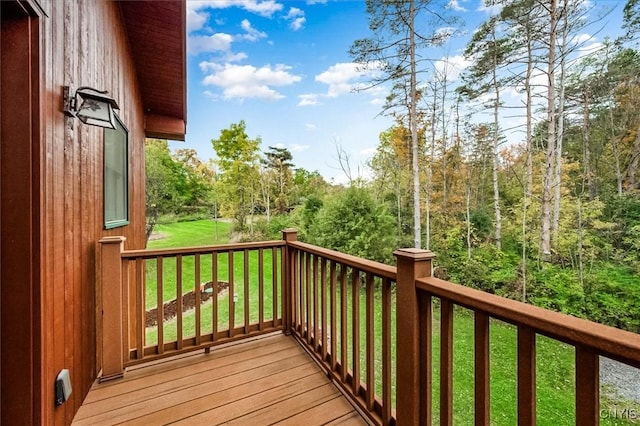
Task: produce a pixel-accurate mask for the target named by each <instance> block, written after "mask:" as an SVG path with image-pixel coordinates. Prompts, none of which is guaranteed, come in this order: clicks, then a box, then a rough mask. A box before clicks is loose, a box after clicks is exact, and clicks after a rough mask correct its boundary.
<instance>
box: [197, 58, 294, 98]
mask: <svg viewBox="0 0 640 426" xmlns="http://www.w3.org/2000/svg"><path fill="white" fill-rule="evenodd" d="M200 68H201V69H203V68H205V69H207V70H209V71H211V74H209V75H207V76H206V77H205V78H204V80H203V81H202V83H203V84H204V85H211V86H217V87H219V88H221V89H222V96H223V97H224V99H227V100H229V99H240V100H243V99H248V98H260V99H269V100H277V99H282V98H284V95H282V94H281V93H279V92H277V91H276V90H274V89H272V87H282V86H289V85H291V84H294V83H297V82H299V81H300V80H302V77H300V76H297V75H294V74H291V73H290V72H289V70H290V69H291V67H289V66H287V65H283V64H278V65H276V66H274V67H272V66H270V65H265V66H263V67H260V68H256V67H254V66H252V65H234V64H229V63H227V64H225V65H219V64H215V63H206V65H204V66H203V64H201V65H200Z"/></svg>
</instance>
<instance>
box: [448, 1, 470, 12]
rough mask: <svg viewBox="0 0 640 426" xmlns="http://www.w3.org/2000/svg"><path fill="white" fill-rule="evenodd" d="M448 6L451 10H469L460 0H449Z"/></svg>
mask: <svg viewBox="0 0 640 426" xmlns="http://www.w3.org/2000/svg"><path fill="white" fill-rule="evenodd" d="M447 8H449V9H451V10H455V11H456V12H466V11H467V9H465V8H464V7H463V6H460V3H459V2H458V0H449V4H448V5H447Z"/></svg>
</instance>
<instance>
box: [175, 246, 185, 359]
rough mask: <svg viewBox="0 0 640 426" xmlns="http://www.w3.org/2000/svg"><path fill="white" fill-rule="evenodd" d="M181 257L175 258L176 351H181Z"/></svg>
mask: <svg viewBox="0 0 640 426" xmlns="http://www.w3.org/2000/svg"><path fill="white" fill-rule="evenodd" d="M182 311H183V306H182V255H180V254H179V255H177V256H176V338H177V340H178V349H182V344H183V342H182V340H183V337H182V331H183V330H182Z"/></svg>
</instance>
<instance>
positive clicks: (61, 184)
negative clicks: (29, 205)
mask: <svg viewBox="0 0 640 426" xmlns="http://www.w3.org/2000/svg"><path fill="white" fill-rule="evenodd" d="M54 1H55V0H50V1H49V2H48V4H47V5H45V6H44V9H45V10H49V11H50V16H49V18H45V19H43V25H42V31H43V34H42V39H43V40H44V41H45V45H44V46H43V53H44V54H45V56H50V58H48V57H46V58H45V60H46V61H47V62H48V63H51V66H50V67H45V72H44V82H43V84H44V87H45V90H44V93H45V94H46V99H45V105H51V106H52V108H50V110H52V112H53V116H52V117H51V119H50V120H46V121H45V122H43V124H44V127H45V129H44V131H45V132H47V133H49V132H50V134H49V135H47V136H46V137H44V138H43V139H44V140H45V146H43V147H42V154H43V156H44V161H43V163H42V169H43V170H42V172H43V183H44V184H45V185H50V187H49V188H46V189H45V191H43V192H44V194H46V196H47V197H46V199H44V200H42V206H43V208H42V212H43V215H42V221H43V227H42V229H43V231H44V232H43V246H42V249H43V256H42V259H43V265H42V266H43V274H42V286H43V288H44V289H45V293H44V297H43V301H42V302H43V303H42V306H43V312H42V324H43V328H44V333H43V337H44V338H45V341H44V342H43V345H42V347H43V356H42V359H43V361H44V363H43V366H42V378H43V381H42V386H41V387H40V391H41V399H42V401H43V403H42V411H43V413H42V418H43V419H45V420H46V421H45V422H44V423H49V424H68V423H70V422H71V420H72V419H73V416H74V414H75V412H76V411H77V410H78V408H79V407H80V405H81V404H82V401H83V399H84V396H85V395H86V394H87V392H88V391H89V388H90V387H91V384H92V383H93V381H94V379H95V378H96V375H97V373H98V371H97V369H98V368H99V365H100V360H99V353H98V356H96V354H97V345H96V338H97V336H96V329H97V328H96V317H98V315H97V314H99V312H96V307H98V308H99V306H100V305H99V300H97V295H99V294H100V292H99V291H97V290H98V289H96V287H95V282H96V281H95V277H96V273H97V271H96V266H97V265H96V259H97V258H96V242H97V241H98V240H99V239H100V238H102V237H103V236H106V235H124V236H125V237H127V241H126V242H125V245H126V247H130V248H142V247H144V243H145V242H144V214H145V212H144V192H143V191H144V137H145V134H144V119H143V117H144V114H143V110H142V104H141V100H140V95H139V89H138V84H137V80H136V73H135V69H134V68H133V61H132V58H131V54H130V52H129V47H128V46H129V45H128V41H127V35H126V32H125V30H124V27H123V24H122V19H121V14H120V9H119V6H118V4H117V3H111V2H104V1H102V2H95V1H81V2H75V1H65V2H62V4H61V5H62V6H63V7H52V6H53V3H54ZM64 85H70V86H73V87H76V88H77V87H79V86H85V85H88V86H92V87H96V88H98V89H103V90H108V91H109V93H111V94H112V96H113V97H114V98H115V99H117V100H118V103H119V106H120V111H118V115H119V116H120V118H121V119H122V121H123V123H124V124H125V126H127V128H128V129H129V217H130V223H131V225H128V226H125V227H122V228H116V229H112V230H104V229H103V228H104V226H103V223H104V219H103V196H102V194H103V173H102V169H103V130H102V129H100V128H97V127H89V126H85V125H82V124H81V123H80V122H79V120H75V119H71V118H66V117H64V116H63V115H62V114H61V113H60V110H59V107H58V108H56V106H59V105H60V104H61V99H60V96H61V86H64ZM98 332H99V329H98ZM48 354H50V356H49V355H48ZM63 368H68V369H69V370H70V373H71V378H72V384H73V389H74V392H73V393H72V397H71V399H70V400H69V401H68V402H67V403H65V404H64V405H62V406H60V407H58V408H56V407H55V406H54V403H53V401H54V395H53V389H54V388H53V386H52V384H53V382H54V379H55V376H56V375H57V373H58V372H59V371H60V370H61V369H63Z"/></svg>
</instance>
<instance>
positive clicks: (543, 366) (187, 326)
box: [147, 221, 640, 426]
mask: <svg viewBox="0 0 640 426" xmlns="http://www.w3.org/2000/svg"><path fill="white" fill-rule="evenodd" d="M213 226H214V223H213V222H211V221H195V222H182V223H174V224H170V225H164V226H160V227H158V231H159V232H161V233H162V234H164V235H165V236H166V238H164V239H161V240H157V241H153V242H152V243H151V244H150V245H149V246H150V248H166V247H181V246H198V245H209V244H214V243H225V242H228V241H229V225H228V224H227V223H219V224H218V226H219V228H218V231H219V234H218V239H217V240H215V239H214V237H213V235H214V234H213ZM223 230H224V231H223ZM264 253H265V258H264V259H265V263H264V274H265V287H266V288H265V293H264V294H265V318H267V319H268V318H270V315H271V312H272V311H271V306H272V300H273V294H272V292H271V276H272V271H271V251H270V250H269V251H265V252H264ZM242 256H243V253H242V252H240V253H235V254H234V259H233V260H234V261H233V270H234V281H235V283H236V288H235V289H234V291H235V293H237V294H238V303H237V304H236V307H237V309H236V315H235V325H236V326H238V325H241V324H242V323H243V321H244V311H243V307H244V297H245V295H244V291H243V283H244V267H243V261H242V260H243V257H242ZM228 261H229V259H228V256H227V255H226V254H220V255H219V256H218V274H219V275H218V277H219V280H227V279H228V271H229V267H228ZM257 263H258V260H257V254H256V253H254V252H251V253H250V256H249V284H250V285H249V301H250V312H251V315H250V318H251V321H252V322H254V321H257V311H258V300H257V294H258V279H257V272H258V269H257V268H258V265H257ZM278 265H280V263H279V259H278ZM201 269H202V271H208V272H207V274H209V275H205V274H204V272H203V275H202V276H201V277H200V278H201V279H200V281H201V282H204V281H208V280H210V279H211V275H210V271H211V257H210V256H203V257H202V259H201ZM163 270H164V277H165V278H164V279H165V284H164V286H165V291H164V293H163V296H164V299H165V300H170V299H173V298H175V274H176V269H175V260H173V259H165V261H164V263H163ZM155 271H156V269H155V265H153V264H152V263H151V262H150V263H149V264H148V265H147V280H148V281H147V284H148V288H147V308H148V309H149V308H150V307H155V306H156V301H155V300H156V299H155V274H156V272H155ZM182 276H183V291H185V292H186V291H189V290H191V289H193V287H194V283H195V275H194V260H193V257H185V258H184V259H183V274H182ZM172 277H173V278H172ZM277 279H278V280H279V279H280V275H278V277H277ZM379 285H380V283H379V282H378V286H379ZM317 291H318V293H317V294H320V290H319V289H318V290H317ZM328 291H329V290H327V292H328ZM347 291H348V294H347V296H348V300H349V303H348V309H347V315H348V317H347V325H348V326H347V330H350V329H351V323H352V316H351V312H352V306H351V291H352V290H351V288H350V286H349V287H348V290H347ZM392 295H393V293H392ZM375 298H376V301H375V306H376V309H375V312H374V317H375V322H376V327H375V348H376V349H375V370H376V371H377V372H380V371H381V370H382V362H381V356H382V351H381V347H382V346H381V345H382V336H381V334H382V331H381V325H380V324H381V322H382V314H381V308H380V307H381V292H380V290H379V287H378V289H377V290H376V296H375ZM278 300H280V295H278ZM328 300H329V299H328V298H327V301H328ZM337 300H338V312H337V314H338V315H337V321H338V324H339V323H340V309H339V305H340V303H339V300H340V294H339V286H338V292H337ZM359 300H360V316H359V317H360V321H359V328H360V347H361V348H362V350H361V353H360V359H361V362H360V365H361V377H362V379H363V380H364V377H366V376H365V373H366V368H365V355H366V354H365V353H364V348H365V336H366V334H365V330H366V329H365V327H366V324H365V293H364V291H361V293H360V295H359ZM327 305H328V302H327ZM211 306H212V304H211V302H208V303H205V304H203V305H202V323H201V332H202V333H203V334H205V333H207V332H211V330H212V310H211ZM228 309H229V299H228V295H227V294H225V295H221V297H220V298H219V300H218V312H219V313H218V315H219V324H218V327H219V330H224V329H225V327H228ZM392 310H393V313H392V330H393V334H394V336H393V338H392V359H393V360H394V361H392V375H393V376H395V325H394V324H395V321H394V319H395V297H392ZM164 327H165V329H164V338H165V341H171V340H175V338H176V321H175V319H174V320H171V321H167V322H165V325H164ZM184 330H185V331H184V335H185V336H189V335H194V334H195V332H194V330H195V314H194V313H193V312H188V313H185V315H184ZM155 333H156V329H155V328H149V329H148V331H147V342H148V344H153V343H154V342H155V340H156V335H155ZM473 335H474V320H473V314H472V312H470V311H468V310H465V309H463V308H459V307H456V309H455V316H454V353H453V357H454V358H453V364H454V376H453V386H454V397H453V404H454V424H456V425H471V424H473V410H474V407H473V392H474V391H473V389H474V374H473V368H474V367H473V344H474V341H473ZM333 337H334V338H335V339H337V341H338V342H339V341H340V327H339V325H338V327H337V335H336V336H333ZM516 337H517V336H516V329H515V327H513V326H511V325H509V324H505V323H503V322H500V321H497V320H491V325H490V371H491V382H490V389H491V423H492V424H494V425H515V424H517V364H516V362H517V354H516V350H517V344H516ZM347 341H348V342H349V343H348V345H347V348H346V349H345V350H346V351H347V354H348V358H349V361H348V368H352V361H351V357H352V353H353V352H352V351H353V349H352V340H351V334H350V333H348V339H347ZM432 345H433V346H432V347H433V384H434V386H433V396H432V400H433V409H434V410H433V411H434V420H435V419H437V415H438V411H439V407H438V405H439V395H438V388H439V345H440V336H439V309H438V305H437V303H436V304H434V323H433V342H432ZM341 350H342V348H339V349H338V353H337V356H338V359H340V355H341ZM536 356H537V370H536V372H537V373H536V374H537V377H536V381H537V402H536V403H537V413H538V414H537V424H539V425H549V426H562V425H574V424H575V409H574V398H575V389H574V387H575V385H574V383H575V370H574V350H573V347H571V346H569V345H565V344H563V343H560V342H557V341H555V340H552V339H549V338H546V337H543V336H538V337H537V354H536ZM393 382H394V383H395V380H394V381H393ZM381 388H382V384H381V374H378V373H377V374H376V393H377V394H378V395H381ZM394 393H395V392H394ZM393 403H394V404H395V395H394V402H393ZM618 403H619V402H618ZM613 404H614V402H613V401H610V400H608V399H607V398H606V396H603V397H602V398H601V408H602V409H605V410H606V409H607V408H608V407H610V406H611V405H613ZM618 406H619V407H621V406H623V405H620V404H619V405H618ZM624 406H625V407H628V408H632V409H635V410H638V409H639V408H640V407H638V406H637V405H630V404H626V405H624ZM635 412H638V411H635ZM601 424H603V425H628V424H633V423H631V422H630V421H628V420H625V419H611V418H603V419H602V420H601Z"/></svg>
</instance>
